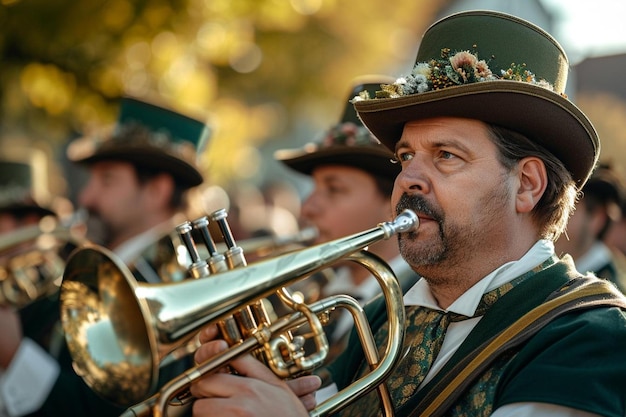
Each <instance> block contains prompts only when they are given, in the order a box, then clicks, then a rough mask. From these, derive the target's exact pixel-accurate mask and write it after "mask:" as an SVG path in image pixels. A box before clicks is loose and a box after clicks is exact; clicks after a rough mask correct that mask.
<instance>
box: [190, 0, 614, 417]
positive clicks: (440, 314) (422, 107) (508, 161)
mask: <svg viewBox="0 0 626 417" xmlns="http://www.w3.org/2000/svg"><path fill="white" fill-rule="evenodd" d="M567 72H568V61H567V57H566V55H565V53H564V51H563V49H562V48H561V46H560V45H559V44H558V43H557V42H556V41H555V40H554V39H553V38H552V37H551V36H550V35H549V34H548V33H546V32H545V31H543V30H542V29H540V28H539V27H537V26H535V25H533V24H531V23H529V22H527V21H524V20H522V19H519V18H517V17H515V16H511V15H508V14H503V13H499V12H494V11H468V12H462V13H458V14H454V15H451V16H448V17H447V18H444V19H442V20H439V21H438V22H436V23H435V24H433V25H432V26H431V27H430V28H429V29H428V30H427V31H426V32H425V34H424V36H423V38H422V40H421V43H420V46H419V50H418V53H417V59H416V64H415V66H414V68H413V70H412V71H411V72H410V73H409V74H407V75H405V76H403V77H400V78H399V79H398V80H397V81H396V82H395V83H392V84H388V85H384V86H381V88H380V90H379V92H377V94H376V95H375V96H368V95H367V94H363V95H360V96H359V97H357V98H356V99H355V101H354V105H355V108H356V110H357V113H358V114H359V117H360V118H361V120H362V121H363V123H364V125H365V126H367V127H368V128H369V129H370V131H371V132H372V133H373V134H374V135H375V136H376V137H377V138H378V139H379V140H380V141H381V142H382V143H383V144H384V145H385V146H387V147H388V148H389V149H390V150H392V151H393V152H394V154H395V158H396V159H397V160H398V161H399V163H400V164H401V167H402V170H401V172H400V174H398V177H397V178H396V181H395V186H394V191H393V195H392V197H391V202H392V205H393V207H394V208H395V210H396V211H397V213H400V212H402V211H403V210H405V209H411V210H413V211H414V212H415V213H416V214H417V215H418V216H419V228H418V229H417V231H411V232H407V233H402V234H400V235H399V238H398V240H399V245H400V253H401V254H402V256H403V257H404V259H405V260H406V261H407V262H408V263H409V264H410V265H411V267H412V269H413V270H414V271H415V272H416V273H418V274H419V275H420V277H421V279H420V280H419V281H418V282H417V283H416V284H415V286H413V287H412V288H411V289H410V290H409V291H408V292H407V293H406V294H405V295H404V305H405V309H404V316H405V318H406V321H405V325H404V330H405V334H404V336H405V337H404V342H403V345H402V346H401V348H400V349H399V352H401V354H400V355H398V357H394V358H393V362H392V363H393V365H394V366H393V367H390V368H389V369H390V370H391V372H390V376H389V378H388V379H387V380H386V386H387V387H388V389H389V391H390V403H391V407H390V408H393V410H394V411H395V415H396V416H439V415H446V416H493V417H502V416H512V415H515V416H524V417H525V416H546V415H550V416H570V417H571V416H592V415H593V416H611V417H617V416H624V415H626V401H625V400H624V399H625V398H626V380H625V379H624V375H626V352H625V351H624V349H621V348H620V347H621V346H626V299H625V297H624V296H623V295H622V294H621V293H620V292H619V291H618V290H617V289H616V288H615V287H614V286H613V285H611V284H610V283H608V282H607V281H606V280H603V279H599V278H597V277H595V276H593V275H584V274H581V273H580V272H578V271H576V269H575V266H574V263H573V261H572V258H571V257H570V256H563V257H562V258H559V257H557V256H556V254H555V250H554V241H555V240H556V239H557V238H558V237H559V235H560V234H561V233H562V232H563V230H564V228H565V226H566V224H567V219H568V217H569V214H570V212H571V210H572V209H573V207H574V203H575V200H576V197H577V194H578V192H579V191H580V189H581V188H582V187H583V185H584V184H585V182H586V181H587V178H588V177H589V176H590V174H591V173H592V171H593V169H594V167H595V165H596V163H597V160H598V157H599V151H600V143H599V140H598V137H597V134H596V132H595V130H594V128H593V125H592V124H591V122H590V121H589V119H588V118H587V117H586V116H585V114H583V113H582V112H581V111H580V110H579V109H578V108H577V107H576V106H575V105H574V104H573V103H571V102H570V101H569V100H568V99H567V97H566V95H565V94H564V90H565V83H566V77H567ZM367 309H368V317H374V318H376V320H375V321H376V322H375V323H372V325H373V328H374V332H375V338H376V340H377V344H378V346H379V347H381V348H384V347H385V342H386V340H387V336H388V334H390V332H391V330H394V331H395V327H394V328H393V329H389V324H388V322H387V320H386V318H385V309H384V308H382V305H377V304H376V303H372V304H370V305H369V306H367ZM398 317H399V318H402V315H401V314H400V313H398ZM215 334H216V331H215V329H214V328H212V327H208V328H207V329H206V330H203V332H202V337H201V339H202V341H204V342H206V343H204V344H203V345H202V346H201V347H200V348H199V349H198V350H197V351H196V355H195V358H196V360H197V361H199V362H200V361H204V360H206V359H208V358H210V357H211V356H212V355H213V354H214V353H215V352H216V351H220V350H222V349H224V348H225V347H224V344H223V343H222V342H221V341H214V340H211V339H212V338H213V337H214V336H215ZM365 365H366V363H365ZM229 366H230V368H231V369H234V370H235V371H236V372H237V375H232V374H228V373H219V374H213V375H209V376H206V377H205V378H202V379H200V380H199V381H198V382H196V383H194V384H193V385H192V389H191V392H192V393H193V395H194V396H195V397H196V398H201V399H198V400H196V402H195V404H194V415H196V416H208V415H221V416H229V415H255V416H276V415H290V416H295V415H307V411H306V410H307V409H312V408H313V407H314V406H315V405H316V404H315V398H314V395H313V391H314V390H315V389H316V388H317V387H318V386H319V385H320V381H319V380H318V379H317V377H316V376H305V377H301V378H297V379H293V380H289V381H287V382H286V381H282V380H280V379H278V378H276V377H275V376H274V375H273V373H272V372H270V371H269V370H268V369H267V368H266V367H265V366H263V365H262V364H261V363H259V362H258V361H256V360H255V359H254V358H252V357H250V356H242V357H239V358H238V359H236V360H234V361H232V362H230V363H229ZM326 372H327V373H329V374H330V375H331V377H332V379H333V380H334V382H335V383H336V384H337V387H338V389H339V390H343V389H344V388H345V387H348V386H349V385H350V384H351V383H352V382H353V381H357V386H359V384H358V381H361V380H362V379H361V377H362V376H363V375H365V374H368V373H369V367H368V366H364V361H363V354H362V351H361V348H360V345H359V343H358V340H356V339H355V338H352V339H351V341H350V344H349V346H348V349H346V351H345V352H344V354H343V355H341V356H340V357H339V358H338V359H337V360H336V361H335V362H333V363H332V364H331V365H329V366H328V367H327V368H326ZM241 375H245V376H246V377H245V378H244V377H242V376H241ZM360 388H361V389H359V390H348V391H343V392H344V393H346V394H349V397H350V398H351V401H350V402H340V403H335V402H333V400H332V399H330V400H328V401H327V403H326V405H327V406H329V405H331V406H333V407H341V408H343V410H341V411H340V413H339V414H340V415H342V416H376V415H380V414H381V410H382V409H381V402H380V401H379V398H378V396H377V395H376V393H375V392H369V393H367V394H366V393H365V392H364V391H366V390H367V389H373V388H374V387H371V386H368V387H367V389H363V386H362V385H361V386H360ZM281 410H282V411H281Z"/></svg>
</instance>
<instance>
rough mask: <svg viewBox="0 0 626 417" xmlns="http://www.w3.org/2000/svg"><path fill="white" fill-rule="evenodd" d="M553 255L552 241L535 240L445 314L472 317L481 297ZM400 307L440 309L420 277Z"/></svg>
mask: <svg viewBox="0 0 626 417" xmlns="http://www.w3.org/2000/svg"><path fill="white" fill-rule="evenodd" d="M553 254H554V244H553V242H552V241H550V240H544V239H541V240H539V241H537V242H536V243H535V244H534V245H533V247H532V248H530V250H529V251H528V252H526V254H524V256H522V257H521V258H520V259H518V260H517V261H511V262H507V263H505V264H504V265H502V266H500V267H498V268H497V269H496V270H494V271H493V272H491V273H489V274H488V275H487V276H485V277H484V278H483V279H481V280H480V281H478V282H477V283H476V284H474V286H472V287H471V288H470V289H469V290H467V291H466V292H465V293H463V294H462V295H461V296H460V297H459V298H457V299H456V300H455V301H454V302H453V303H452V304H451V305H450V307H449V308H448V309H447V310H445V311H446V312H453V313H457V314H462V315H465V316H473V315H474V313H475V312H476V307H478V303H479V302H480V299H481V298H482V296H483V294H485V293H486V292H489V291H491V290H493V289H496V288H498V287H500V286H501V285H503V284H505V283H507V282H509V281H512V280H513V279H515V278H517V277H519V276H520V275H522V274H524V273H525V272H528V271H530V270H531V269H533V268H535V267H536V266H537V265H539V264H541V263H542V262H544V261H545V260H546V259H548V258H549V257H550V256H552V255H553ZM404 304H405V305H406V306H421V307H427V308H430V309H433V310H442V309H441V307H439V305H438V304H437V301H436V300H435V297H433V295H432V293H431V291H430V287H429V286H428V283H427V282H426V280H425V279H423V278H420V280H419V281H417V283H416V284H415V285H414V286H413V287H412V288H411V289H409V291H407V292H406V294H405V296H404Z"/></svg>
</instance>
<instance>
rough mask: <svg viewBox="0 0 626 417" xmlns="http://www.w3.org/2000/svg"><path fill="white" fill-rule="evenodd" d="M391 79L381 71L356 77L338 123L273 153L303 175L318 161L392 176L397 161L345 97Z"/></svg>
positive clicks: (392, 177)
mask: <svg viewBox="0 0 626 417" xmlns="http://www.w3.org/2000/svg"><path fill="white" fill-rule="evenodd" d="M391 81H393V79H392V78H390V77H386V76H382V75H378V76H375V75H371V76H364V77H360V78H358V79H357V80H355V82H354V84H353V85H354V86H353V88H352V90H351V92H350V95H349V96H348V99H347V100H346V106H345V108H344V111H343V114H342V116H341V119H340V121H339V123H337V124H336V125H334V126H333V127H332V128H331V129H329V130H328V131H327V132H326V133H325V135H324V137H323V138H322V140H320V141H318V142H315V143H308V144H306V145H304V147H302V148H299V149H281V150H278V151H276V152H275V154H274V157H275V158H276V159H277V160H279V161H281V162H283V163H284V164H285V165H287V166H288V167H290V168H292V169H294V170H296V171H298V172H301V173H303V174H306V175H311V173H312V171H313V169H314V168H315V167H317V166H320V165H347V166H352V167H355V168H359V169H362V170H364V171H366V172H369V173H371V174H372V175H376V176H380V177H383V178H390V179H392V180H393V179H395V177H396V176H397V175H398V173H399V172H400V169H401V167H400V166H399V164H394V163H392V162H391V160H392V159H393V153H392V152H390V151H389V149H387V148H386V147H384V146H383V145H382V144H381V143H380V142H379V141H378V140H377V139H376V138H374V137H373V136H372V134H371V133H370V132H369V130H368V129H367V128H366V127H365V126H363V124H362V123H361V121H360V120H359V118H358V116H357V114H356V111H355V110H354V106H353V105H352V104H351V103H350V102H349V99H350V98H352V97H354V96H355V95H357V94H359V93H361V92H363V91H369V92H370V93H371V94H374V92H375V91H376V90H377V89H380V84H381V83H385V82H391Z"/></svg>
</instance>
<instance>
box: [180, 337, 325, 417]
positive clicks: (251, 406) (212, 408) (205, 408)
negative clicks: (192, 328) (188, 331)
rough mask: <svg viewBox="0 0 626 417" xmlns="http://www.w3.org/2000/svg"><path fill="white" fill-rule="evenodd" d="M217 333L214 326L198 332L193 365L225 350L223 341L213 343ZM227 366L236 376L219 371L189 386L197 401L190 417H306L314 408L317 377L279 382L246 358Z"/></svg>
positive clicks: (259, 363)
mask: <svg viewBox="0 0 626 417" xmlns="http://www.w3.org/2000/svg"><path fill="white" fill-rule="evenodd" d="M217 333H218V331H217V328H215V327H214V326H209V327H208V328H206V329H204V330H203V331H202V332H201V334H200V338H199V339H200V341H201V342H202V346H200V348H198V350H197V351H196V353H195V360H196V362H198V363H200V362H204V361H205V360H207V359H209V358H211V357H212V356H214V355H216V354H217V353H219V352H221V351H223V350H226V349H227V348H228V347H227V345H226V342H224V341H223V340H213V339H214V338H215V337H216V336H217ZM229 366H230V368H231V369H233V370H235V371H236V372H237V374H238V375H233V374H230V373H225V372H220V373H216V374H212V375H208V376H206V377H204V378H202V379H200V380H198V381H197V382H195V383H194V384H192V386H191V393H192V395H193V396H194V397H196V398H197V400H196V401H195V403H194V406H193V415H194V416H196V417H200V416H211V415H219V416H231V415H232V416H258V417H264V416H267V417H276V416H307V415H308V413H307V410H311V409H313V408H314V407H315V405H316V402H315V394H314V393H315V391H316V390H317V389H318V388H319V387H320V385H321V380H320V379H319V377H317V376H304V377H300V378H296V379H293V380H290V381H283V380H281V379H279V378H278V377H277V376H276V375H274V373H273V372H272V371H271V370H270V369H269V368H267V367H266V366H265V365H264V364H262V363H261V362H259V361H257V360H256V359H254V358H253V357H252V356H250V355H244V356H242V357H239V358H237V359H235V360H234V361H232V362H231V363H230V364H229Z"/></svg>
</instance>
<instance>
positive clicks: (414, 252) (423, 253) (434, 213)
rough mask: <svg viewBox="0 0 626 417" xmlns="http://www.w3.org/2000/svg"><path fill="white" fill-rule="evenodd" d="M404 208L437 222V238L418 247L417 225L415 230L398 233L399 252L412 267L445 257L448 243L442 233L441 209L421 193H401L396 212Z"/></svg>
mask: <svg viewBox="0 0 626 417" xmlns="http://www.w3.org/2000/svg"><path fill="white" fill-rule="evenodd" d="M405 209H410V210H413V211H414V212H415V213H416V214H418V215H419V214H422V215H425V216H427V217H429V218H431V219H432V220H433V221H435V222H436V223H437V224H438V226H439V227H438V229H439V233H438V236H439V239H437V241H436V242H431V243H430V244H429V245H428V246H424V247H419V246H417V245H418V244H417V243H416V240H417V236H418V234H419V227H418V229H417V230H416V231H415V230H414V231H410V232H408V233H403V234H400V235H398V244H399V248H400V254H401V255H402V257H403V258H404V259H405V260H406V261H407V262H408V263H409V264H410V265H412V266H413V267H418V266H422V265H431V264H435V263H439V262H441V261H442V260H444V259H446V256H447V254H448V243H447V239H446V237H445V234H444V223H445V216H444V214H443V213H442V212H441V210H438V209H435V208H434V207H433V206H432V204H430V203H429V202H428V201H427V200H426V199H425V198H424V197H423V196H421V195H408V194H406V193H404V194H402V196H401V197H400V200H399V201H398V204H397V205H396V213H397V214H400V213H401V212H402V211H404V210H405Z"/></svg>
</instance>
